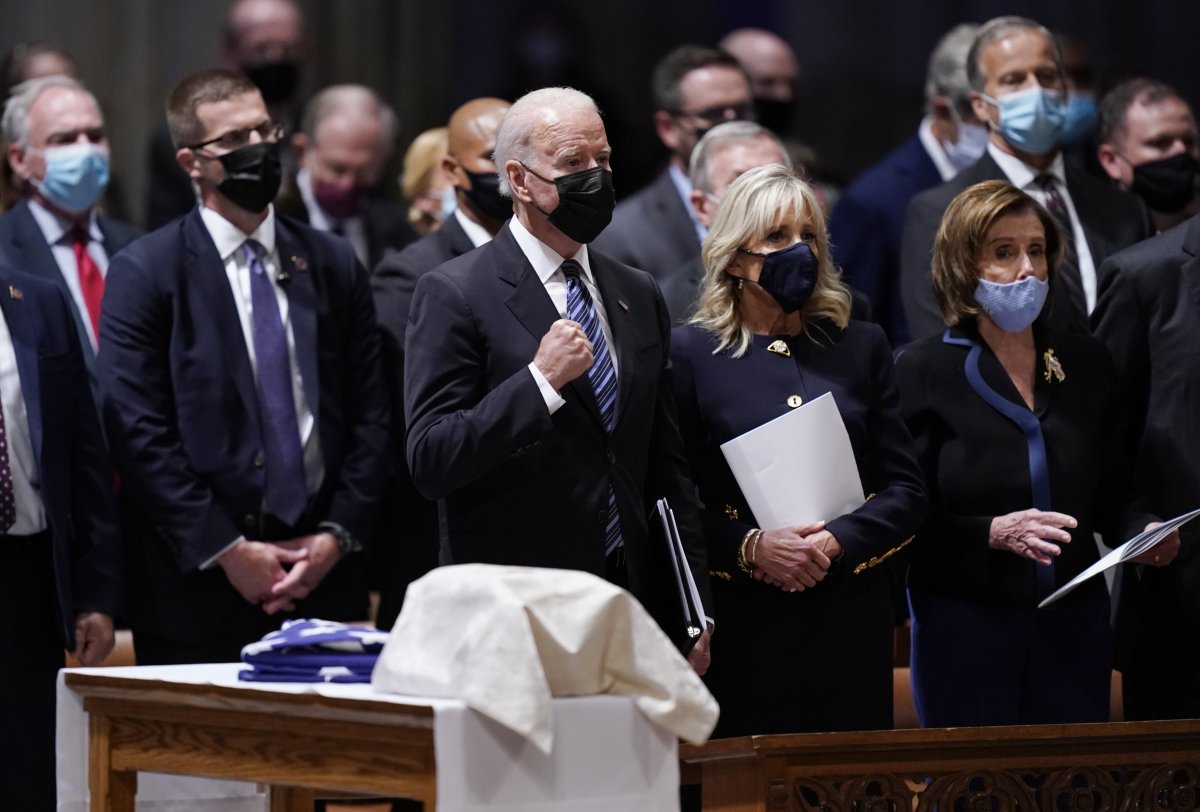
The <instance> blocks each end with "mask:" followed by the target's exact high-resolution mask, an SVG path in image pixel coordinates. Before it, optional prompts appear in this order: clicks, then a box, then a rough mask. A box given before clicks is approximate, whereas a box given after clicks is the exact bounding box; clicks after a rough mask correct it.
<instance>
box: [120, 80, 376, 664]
mask: <svg viewBox="0 0 1200 812" xmlns="http://www.w3.org/2000/svg"><path fill="white" fill-rule="evenodd" d="M167 104H168V106H167V120H168V123H169V125H170V127H171V133H172V137H173V138H174V139H175V142H176V143H177V145H178V146H179V150H178V153H177V156H178V159H179V162H180V165H181V166H183V167H184V169H185V170H186V171H187V172H188V173H189V175H190V176H191V178H192V179H193V181H195V183H196V185H197V186H198V188H199V190H200V199H201V206H200V207H199V208H197V209H196V210H195V211H193V212H192V213H191V214H188V215H185V216H184V217H182V218H180V219H178V220H175V221H174V222H172V223H169V224H167V225H166V226H164V227H163V228H161V229H159V230H158V231H155V232H154V233H152V234H149V235H147V236H146V237H144V238H143V239H141V240H139V241H137V242H136V243H134V244H133V245H131V246H130V247H129V248H127V249H126V250H125V251H123V252H121V254H120V255H118V256H117V257H116V258H114V261H113V265H112V269H111V273H110V275H109V287H108V291H107V296H106V299H105V309H104V314H103V318H102V319H101V326H100V347H101V349H100V353H99V356H98V361H97V367H98V370H99V376H100V382H101V386H102V389H103V391H104V395H105V404H104V414H105V418H106V422H107V426H108V436H109V440H110V443H111V446H112V449H113V455H114V457H115V460H116V463H117V467H118V470H119V471H120V473H121V477H122V487H121V501H122V505H121V506H122V510H123V518H124V519H125V521H126V532H127V539H128V544H129V546H130V548H131V554H130V555H129V556H128V557H127V566H128V570H127V581H128V583H129V597H130V617H129V619H130V624H131V626H132V627H133V631H134V641H135V644H136V646H137V652H138V660H139V662H143V663H145V662H149V663H164V662H221V661H226V660H231V659H236V658H237V657H238V654H239V651H240V649H241V647H242V646H243V645H245V644H246V643H248V642H250V641H252V640H255V639H257V638H259V637H261V636H262V635H263V634H264V633H265V632H266V631H269V630H271V629H273V628H277V627H278V625H279V618H278V617H276V616H274V615H277V614H279V613H286V612H290V611H292V610H294V611H295V612H296V613H299V614H301V615H302V616H304V617H322V618H328V619H332V620H355V619H362V618H365V617H366V613H367V605H366V603H367V601H366V587H365V567H364V566H363V562H362V558H363V556H362V555H359V554H357V553H359V551H360V550H361V547H362V540H364V539H367V538H369V536H370V533H371V530H372V515H373V513H374V511H375V509H376V507H377V502H378V500H379V499H380V498H381V495H382V490H383V481H384V469H385V466H386V453H387V452H386V446H387V393H386V391H385V389H384V385H383V381H382V376H381V374H380V365H379V337H378V335H377V331H376V328H375V312H374V307H373V304H372V301H371V293H370V288H369V286H368V283H367V276H366V272H365V271H364V270H363V268H362V266H361V265H359V263H358V262H357V261H356V260H355V258H354V254H353V252H352V251H351V249H350V245H349V244H348V243H347V242H345V241H344V240H340V239H337V238H335V237H332V236H330V235H327V234H323V233H321V232H318V231H315V230H314V229H311V228H309V227H307V226H304V225H301V224H299V223H296V222H294V221H289V220H287V219H286V218H280V217H277V216H276V215H275V213H274V211H273V209H272V207H271V205H270V201H271V200H272V198H274V196H275V192H276V190H277V188H278V185H279V174H280V170H279V160H278V143H277V142H278V138H279V127H278V126H277V125H275V124H273V123H272V122H271V120H270V118H269V117H268V114H267V108H266V106H265V105H264V104H263V100H262V97H261V95H260V94H259V92H258V90H257V88H255V86H254V85H253V84H250V82H249V81H248V80H247V79H246V78H245V77H243V76H241V75H240V74H236V73H233V72H231V71H226V70H205V71H199V72H197V73H194V74H192V75H190V76H188V77H186V78H184V79H183V80H182V81H181V82H180V83H179V84H178V85H176V87H175V89H174V90H173V91H172V92H171V95H170V98H169V100H168V103H167Z"/></svg>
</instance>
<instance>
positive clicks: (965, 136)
mask: <svg viewBox="0 0 1200 812" xmlns="http://www.w3.org/2000/svg"><path fill="white" fill-rule="evenodd" d="M987 142H988V131H987V127H984V126H983V125H982V124H971V123H969V122H966V121H963V120H961V119H959V122H958V140H957V141H955V142H954V143H953V144H951V143H949V142H946V143H943V144H942V149H944V150H945V151H946V159H947V160H948V161H950V165H951V166H953V167H954V168H955V169H956V170H958V171H959V172H961V171H962V170H964V169H966V168H967V167H968V166H970V165H971V164H973V163H975V162H976V161H978V160H979V159H980V158H982V157H983V153H984V152H986V151H987Z"/></svg>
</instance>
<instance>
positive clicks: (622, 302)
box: [617, 299, 629, 312]
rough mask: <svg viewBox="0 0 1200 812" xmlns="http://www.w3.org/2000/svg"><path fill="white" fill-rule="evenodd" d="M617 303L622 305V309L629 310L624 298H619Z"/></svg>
mask: <svg viewBox="0 0 1200 812" xmlns="http://www.w3.org/2000/svg"><path fill="white" fill-rule="evenodd" d="M617 304H619V305H620V306H621V309H622V310H624V311H625V312H629V305H627V304H625V300H624V299H617Z"/></svg>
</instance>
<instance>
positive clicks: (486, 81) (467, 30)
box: [0, 0, 1200, 216]
mask: <svg viewBox="0 0 1200 812" xmlns="http://www.w3.org/2000/svg"><path fill="white" fill-rule="evenodd" d="M226 5H227V4H226V3H224V2H221V1H220V0H99V1H98V0H20V2H18V0H0V21H2V22H0V50H3V51H7V50H8V49H9V48H11V47H12V46H13V45H14V44H16V43H18V42H23V41H27V40H32V39H39V38H51V39H54V40H57V41H59V42H60V43H61V44H62V45H64V46H65V47H66V48H67V49H68V50H69V51H70V52H71V53H72V54H73V55H74V56H75V58H76V60H77V61H78V63H79V65H80V67H81V70H82V72H83V75H84V79H85V81H86V82H87V83H88V84H89V85H90V86H91V87H92V88H93V90H95V91H96V93H97V95H98V96H99V97H100V100H101V103H102V105H103V106H104V108H105V112H106V115H107V118H108V124H109V129H110V132H111V140H112V144H113V163H114V172H115V173H116V174H117V175H119V176H120V179H121V182H122V185H123V186H124V187H125V189H126V190H127V191H126V195H127V196H128V198H129V199H130V202H131V204H132V208H133V210H134V213H135V214H136V215H138V216H140V215H141V210H142V209H141V200H142V190H143V188H144V183H145V163H146V160H145V147H144V141H145V138H146V135H147V133H149V132H150V130H151V128H152V127H153V126H154V124H155V123H156V122H157V121H158V118H159V117H160V116H161V107H162V102H163V99H164V98H165V96H166V93H167V91H168V90H169V89H170V87H171V85H172V84H173V83H174V82H175V81H177V80H178V79H179V78H180V77H181V76H183V75H184V74H186V73H187V72H189V71H190V70H193V69H195V68H199V67H204V66H207V65H210V64H213V63H215V62H216V61H217V59H218V58H219V48H218V41H219V39H218V38H219V32H220V24H221V19H222V16H223V14H224V10H225V8H226ZM301 5H302V7H303V8H304V9H305V11H306V13H307V15H308V19H309V21H310V31H311V33H312V36H313V39H314V41H315V48H316V58H315V61H314V64H313V65H312V67H311V69H310V70H309V72H308V75H307V77H306V81H307V84H308V86H309V87H310V88H312V89H315V88H319V87H321V86H324V85H327V84H330V83H333V82H343V81H355V82H363V83H365V84H368V85H371V86H372V87H374V88H376V89H377V90H379V91H380V92H381V93H383V95H384V96H385V97H386V98H387V99H388V100H389V101H390V102H391V103H392V104H393V105H394V106H395V107H396V109H397V110H398V112H399V113H400V116H401V121H402V125H403V131H402V133H401V141H402V144H401V146H402V147H403V146H405V145H406V144H407V142H408V141H410V140H411V139H412V137H413V136H414V135H416V134H417V133H418V132H420V131H421V130H423V129H425V128H427V127H431V126H436V125H439V124H442V123H444V122H445V119H446V117H447V116H448V114H449V113H450V111H452V110H453V109H454V108H455V107H456V106H458V105H459V104H460V103H462V102H463V101H465V100H467V99H470V98H473V97H475V96H480V95H485V94H488V95H501V96H508V97H513V96H515V95H519V94H520V93H521V92H523V91H524V90H528V89H532V88H534V87H539V86H542V85H544V84H547V83H551V82H553V83H570V84H574V85H576V86H578V87H580V88H581V89H583V90H586V91H588V92H590V93H591V94H592V95H593V96H595V97H596V98H597V100H598V101H599V102H600V104H601V107H602V108H603V109H604V111H605V114H606V117H607V122H608V128H609V137H610V141H611V142H612V144H613V147H614V150H615V155H614V166H615V168H616V180H617V183H618V189H619V191H620V192H628V191H630V190H631V189H632V188H634V187H635V186H636V185H638V184H639V183H640V182H642V181H644V180H645V179H646V178H647V177H648V176H649V175H650V174H651V173H652V172H653V170H654V168H655V166H656V165H657V163H658V161H659V160H660V159H661V157H662V156H661V154H660V152H659V149H658V145H657V142H656V140H655V138H654V133H653V130H652V129H651V126H650V113H651V110H650V105H649V99H648V90H647V85H648V81H649V73H650V69H651V67H652V65H653V64H654V62H655V61H656V60H657V59H658V58H659V57H660V56H661V55H662V54H664V53H665V52H666V51H668V50H669V49H670V48H672V47H673V46H675V45H678V44H680V43H683V42H689V41H694V42H714V41H715V40H717V39H718V38H719V37H720V36H721V35H722V34H723V33H724V32H725V31H728V30H729V29H731V28H735V27H738V26H742V25H758V26H762V27H765V28H770V29H772V30H774V31H776V32H777V33H779V34H780V35H781V36H782V37H784V39H786V40H788V41H789V42H790V43H791V44H792V45H793V47H794V48H795V49H796V51H797V53H798V54H799V58H800V62H801V65H802V70H803V76H802V78H801V89H800V101H801V109H800V111H799V113H798V117H797V134H798V135H799V136H801V137H802V138H803V139H804V140H806V141H808V142H809V143H810V144H812V145H813V146H814V147H815V148H816V149H817V151H818V152H819V153H820V154H821V155H822V157H823V158H824V160H825V162H826V163H827V165H828V166H829V168H830V170H831V172H832V173H833V174H834V175H835V176H841V177H844V178H849V177H852V176H853V175H854V174H855V173H856V172H858V171H859V170H861V169H862V168H864V167H865V166H867V165H869V164H870V163H872V162H873V161H875V160H876V159H878V158H879V157H880V156H882V155H883V154H884V153H885V152H887V151H888V149H889V148H890V147H891V146H893V145H894V144H896V143H898V142H899V141H900V140H902V139H903V138H905V137H906V136H907V135H909V134H910V133H911V132H912V130H913V128H914V127H915V125H916V123H917V121H918V119H919V118H920V114H921V93H922V83H923V79H924V72H925V62H926V58H927V56H928V53H929V50H930V49H931V48H932V46H933V44H934V43H935V42H936V41H937V39H938V37H939V36H940V35H941V34H942V33H943V32H945V31H946V30H948V29H949V28H950V27H952V26H953V25H955V24H957V23H959V22H964V21H976V22H982V21H984V20H986V19H988V18H990V17H993V16H996V15H998V14H1009V13H1017V14H1025V15H1028V16H1032V17H1034V18H1035V19H1037V20H1039V21H1041V22H1043V23H1045V24H1046V25H1048V26H1049V27H1051V28H1053V29H1056V30H1062V31H1064V32H1066V33H1069V34H1072V35H1074V36H1076V37H1078V38H1080V39H1081V40H1083V41H1084V42H1085V43H1086V44H1087V45H1088V46H1089V47H1090V48H1091V51H1092V55H1093V59H1094V61H1095V62H1096V64H1097V67H1098V69H1099V71H1100V76H1101V81H1102V82H1103V81H1105V80H1106V79H1108V80H1111V79H1113V78H1117V77H1119V76H1122V75H1128V74H1133V73H1144V74H1148V75H1151V76H1155V77H1157V78H1161V79H1165V80H1167V81H1170V82H1172V83H1174V84H1175V85H1177V86H1178V87H1179V88H1180V89H1181V91H1182V92H1183V94H1184V95H1185V96H1186V97H1187V98H1188V99H1190V100H1192V101H1193V103H1195V101H1197V100H1198V99H1200V70H1197V68H1198V67H1200V58H1198V56H1197V53H1198V52H1197V49H1196V47H1195V43H1194V37H1195V33H1196V32H1197V31H1200V3H1196V2H1194V0H1138V1H1137V2H1133V1H1132V0H1094V2H1084V1H1083V0H1079V1H1078V2H1066V0H1058V1H1057V2H1056V1H1055V0H1042V2H1035V1H1034V0H1027V1H1026V2H991V1H988V0H975V2H969V1H966V0H957V1H956V0H926V1H925V2H915V1H910V2H901V1H899V0H890V2H884V1H883V0H879V1H878V2H867V1H866V0H840V2H828V0H826V1H825V2H814V1H813V0H757V2H755V1H754V0H741V2H739V1H738V0H604V1H603V2H596V0H558V1H557V2H548V0H504V1H500V0H441V1H440V2H438V1H437V0H390V1H389V0H340V2H339V1H336V0H301Z"/></svg>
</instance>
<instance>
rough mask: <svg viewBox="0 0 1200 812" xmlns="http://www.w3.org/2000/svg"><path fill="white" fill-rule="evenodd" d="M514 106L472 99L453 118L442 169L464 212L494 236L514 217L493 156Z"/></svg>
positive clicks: (495, 100) (487, 99)
mask: <svg viewBox="0 0 1200 812" xmlns="http://www.w3.org/2000/svg"><path fill="white" fill-rule="evenodd" d="M510 107H512V105H511V104H509V103H508V102H506V101H505V100H504V99H497V98H492V97H484V98H481V99H472V100H471V101H469V102H467V103H466V104H464V105H463V106H462V107H459V108H458V109H457V110H455V111H454V114H453V115H451V116H450V123H449V124H448V125H447V129H448V133H447V135H448V143H447V145H446V157H445V158H443V159H442V167H443V168H444V169H445V171H446V175H447V176H448V177H449V178H450V184H451V185H452V186H453V187H454V194H455V197H456V198H457V199H458V205H459V208H461V209H462V211H463V213H464V214H465V215H466V216H467V217H469V218H470V219H471V220H474V221H475V222H476V223H479V224H480V225H482V226H483V227H484V228H486V229H487V230H488V231H490V232H491V233H492V234H495V233H496V231H497V230H498V229H499V227H500V224H501V223H503V222H504V220H505V219H507V218H508V216H509V215H510V214H512V203H511V202H510V201H509V200H508V199H507V198H504V197H502V196H501V195H500V192H499V182H500V181H499V178H498V177H497V175H496V163H495V161H494V160H493V158H492V154H493V153H494V152H495V151H496V132H497V131H498V130H499V129H500V122H501V120H502V119H503V118H504V114H505V113H507V112H508V109H509V108H510Z"/></svg>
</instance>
